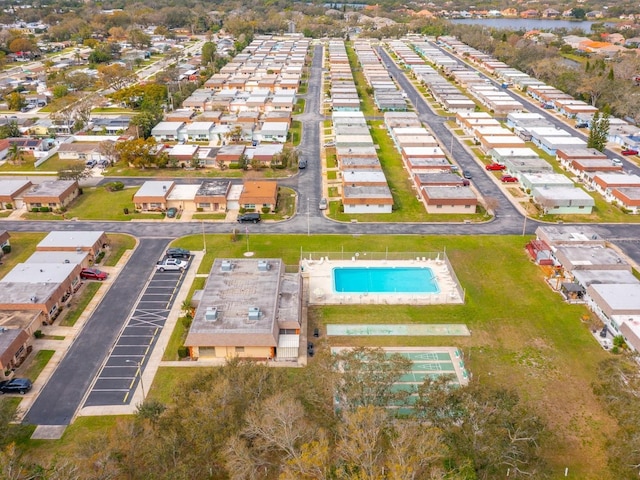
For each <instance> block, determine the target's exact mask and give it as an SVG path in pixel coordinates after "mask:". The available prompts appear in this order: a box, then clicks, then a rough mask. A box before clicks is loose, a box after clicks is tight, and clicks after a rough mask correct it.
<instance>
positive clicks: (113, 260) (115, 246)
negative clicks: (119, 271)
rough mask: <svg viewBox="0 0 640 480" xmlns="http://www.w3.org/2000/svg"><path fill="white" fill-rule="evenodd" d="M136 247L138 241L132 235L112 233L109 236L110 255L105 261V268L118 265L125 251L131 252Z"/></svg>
mask: <svg viewBox="0 0 640 480" xmlns="http://www.w3.org/2000/svg"><path fill="white" fill-rule="evenodd" d="M135 246H136V239H135V238H133V237H132V236H130V235H125V234H123V233H110V234H109V248H110V253H109V255H107V258H106V259H105V260H104V263H103V265H104V266H105V267H113V266H114V265H116V264H117V263H118V261H119V260H120V258H121V257H122V255H123V254H124V252H125V250H131V249H133V248H134V247H135Z"/></svg>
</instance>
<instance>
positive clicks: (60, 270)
mask: <svg viewBox="0 0 640 480" xmlns="http://www.w3.org/2000/svg"><path fill="white" fill-rule="evenodd" d="M76 267H77V264H74V263H19V264H17V265H16V266H15V267H13V269H11V271H10V272H8V273H7V274H6V275H5V276H4V278H2V280H0V283H2V284H5V283H27V284H41V283H55V284H60V283H62V282H64V281H65V280H66V279H67V278H69V276H70V275H71V274H72V273H73V270H74V269H75V268H76Z"/></svg>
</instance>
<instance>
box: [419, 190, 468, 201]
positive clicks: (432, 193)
mask: <svg viewBox="0 0 640 480" xmlns="http://www.w3.org/2000/svg"><path fill="white" fill-rule="evenodd" d="M422 188H423V189H424V191H425V192H426V193H427V196H428V197H429V198H430V199H445V200H446V199H464V200H475V199H476V198H477V197H476V194H475V193H473V190H471V188H469V187H422Z"/></svg>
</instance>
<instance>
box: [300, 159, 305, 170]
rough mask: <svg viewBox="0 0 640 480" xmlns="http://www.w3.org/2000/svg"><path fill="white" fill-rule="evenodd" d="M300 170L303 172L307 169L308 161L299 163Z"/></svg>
mask: <svg viewBox="0 0 640 480" xmlns="http://www.w3.org/2000/svg"><path fill="white" fill-rule="evenodd" d="M298 168H299V169H300V170H302V169H304V168H307V161H306V160H300V161H299V162H298Z"/></svg>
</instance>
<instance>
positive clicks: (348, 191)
mask: <svg viewBox="0 0 640 480" xmlns="http://www.w3.org/2000/svg"><path fill="white" fill-rule="evenodd" d="M343 190H344V191H343V194H344V198H392V196H391V190H390V189H389V187H388V186H386V185H385V186H379V187H369V186H356V187H344V189H343Z"/></svg>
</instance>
